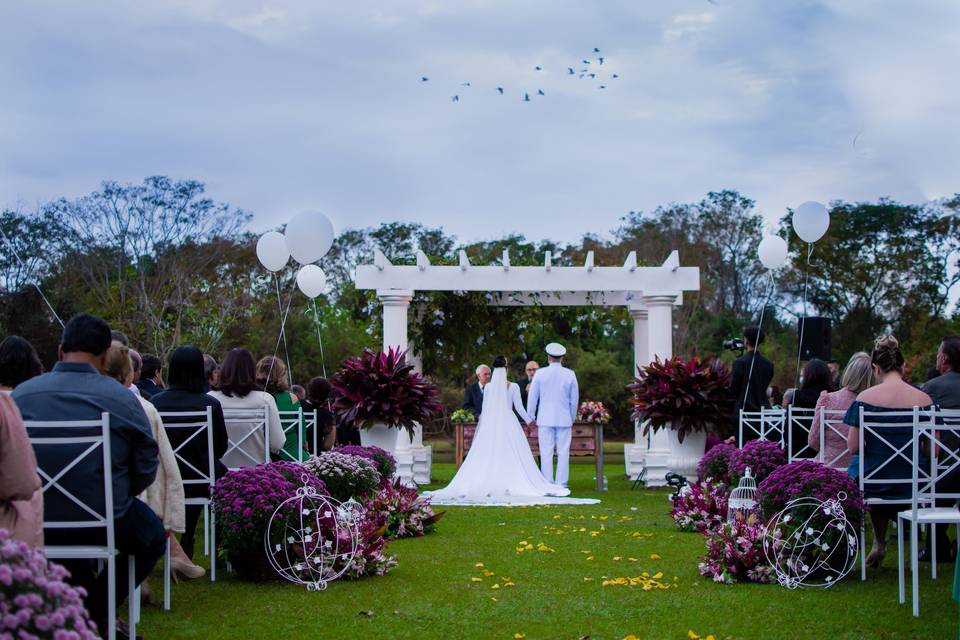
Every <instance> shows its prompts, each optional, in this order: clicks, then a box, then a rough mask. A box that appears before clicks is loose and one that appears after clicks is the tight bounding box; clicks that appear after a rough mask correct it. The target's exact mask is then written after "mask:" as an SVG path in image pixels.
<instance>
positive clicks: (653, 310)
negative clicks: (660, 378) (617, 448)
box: [643, 294, 676, 487]
mask: <svg viewBox="0 0 960 640" xmlns="http://www.w3.org/2000/svg"><path fill="white" fill-rule="evenodd" d="M675 301H676V295H674V294H656V295H645V296H643V303H644V305H646V307H647V339H648V354H649V358H650V360H651V361H652V360H653V359H655V358H660V359H661V360H666V359H668V358H670V357H672V356H673V303H674V302H675ZM669 457H670V435H669V433H668V431H667V429H660V430H659V431H657V432H656V433H654V434H653V437H652V438H651V439H650V448H649V449H648V450H647V452H646V456H645V458H644V466H645V467H646V470H647V476H646V485H647V486H648V487H662V486H665V485H666V484H667V481H666V474H667V471H668V470H669V467H668V464H667V463H668V458H669Z"/></svg>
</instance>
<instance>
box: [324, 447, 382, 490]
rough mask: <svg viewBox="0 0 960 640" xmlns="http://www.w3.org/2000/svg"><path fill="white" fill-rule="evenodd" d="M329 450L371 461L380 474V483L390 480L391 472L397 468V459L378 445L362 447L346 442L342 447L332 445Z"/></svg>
mask: <svg viewBox="0 0 960 640" xmlns="http://www.w3.org/2000/svg"><path fill="white" fill-rule="evenodd" d="M331 451H332V452H333V453H345V454H347V455H351V456H360V457H361V458H366V459H367V460H369V461H370V462H372V463H373V466H375V467H376V468H377V473H379V474H380V484H387V483H389V482H391V479H392V478H393V474H394V473H395V472H396V470H397V459H396V458H394V457H393V454H392V453H390V452H389V451H387V450H386V449H381V448H380V447H375V446H373V445H369V446H365V447H362V446H360V445H356V444H348V445H344V446H342V447H334V448H333V449H331Z"/></svg>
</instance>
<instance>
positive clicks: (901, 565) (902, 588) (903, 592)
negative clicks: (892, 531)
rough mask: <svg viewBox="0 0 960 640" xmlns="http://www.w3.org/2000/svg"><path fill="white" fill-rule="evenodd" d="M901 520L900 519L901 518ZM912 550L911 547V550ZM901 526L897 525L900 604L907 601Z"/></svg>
mask: <svg viewBox="0 0 960 640" xmlns="http://www.w3.org/2000/svg"><path fill="white" fill-rule="evenodd" d="M901 522H902V520H901ZM912 551H913V550H912V549H911V552H912ZM904 564H905V563H904V558H903V526H902V525H901V526H899V527H897V587H898V596H899V600H898V601H899V602H900V604H904V603H905V602H906V601H907V586H906V584H905V583H906V581H905V580H904Z"/></svg>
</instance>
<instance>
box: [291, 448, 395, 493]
mask: <svg viewBox="0 0 960 640" xmlns="http://www.w3.org/2000/svg"><path fill="white" fill-rule="evenodd" d="M303 467H304V468H305V469H306V470H308V471H309V472H310V473H311V474H313V475H314V476H316V477H317V478H318V479H319V480H321V481H322V482H323V484H324V485H326V487H327V491H328V492H329V495H330V496H331V497H333V498H335V499H337V500H339V501H340V502H346V501H347V500H349V499H350V498H354V499H355V500H356V501H357V502H365V501H366V499H367V498H368V497H369V496H371V495H373V493H374V492H375V491H376V490H377V487H378V486H379V485H380V473H379V472H378V471H377V469H376V468H375V467H374V463H373V462H372V461H371V460H370V459H368V458H365V457H361V456H359V455H349V454H346V453H338V452H336V451H326V452H323V453H321V454H320V455H316V456H310V458H309V459H308V460H307V461H306V462H304V463H303Z"/></svg>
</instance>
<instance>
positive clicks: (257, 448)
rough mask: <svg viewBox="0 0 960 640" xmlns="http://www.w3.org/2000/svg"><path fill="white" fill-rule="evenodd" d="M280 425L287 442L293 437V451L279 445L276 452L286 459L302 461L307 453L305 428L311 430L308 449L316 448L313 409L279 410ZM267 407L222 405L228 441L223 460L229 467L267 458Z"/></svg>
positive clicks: (315, 420) (249, 464) (268, 445)
mask: <svg viewBox="0 0 960 640" xmlns="http://www.w3.org/2000/svg"><path fill="white" fill-rule="evenodd" d="M279 414H280V426H281V427H282V428H283V434H284V436H286V438H287V441H288V442H289V441H290V440H291V438H293V439H295V440H296V443H297V448H296V451H297V455H296V456H293V455H290V454H289V453H288V452H287V451H286V450H284V449H281V450H280V451H279V452H278V453H277V456H278V458H279V459H281V460H286V461H287V462H304V461H305V460H306V459H307V457H308V456H309V455H310V454H309V453H308V452H307V451H306V450H305V448H304V438H305V433H306V432H307V431H312V432H313V436H312V445H313V448H312V451H317V429H316V426H317V412H316V410H313V411H307V412H305V411H304V410H303V408H302V407H300V408H298V409H297V410H296V411H280V412H279ZM268 416H269V414H268V412H267V409H266V408H264V409H224V410H223V418H224V421H225V422H226V425H227V436H228V441H229V444H228V445H227V452H226V453H225V454H224V456H223V460H224V461H225V462H226V463H227V466H228V467H229V468H231V469H237V468H240V467H248V466H252V465H257V464H264V463H267V462H270V426H269V417H268Z"/></svg>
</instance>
